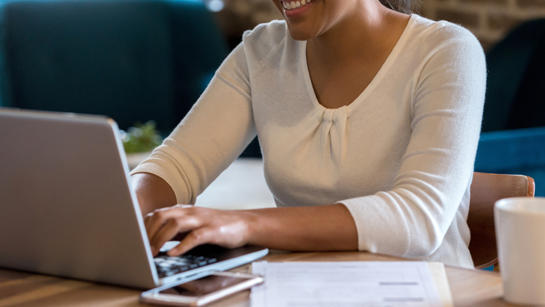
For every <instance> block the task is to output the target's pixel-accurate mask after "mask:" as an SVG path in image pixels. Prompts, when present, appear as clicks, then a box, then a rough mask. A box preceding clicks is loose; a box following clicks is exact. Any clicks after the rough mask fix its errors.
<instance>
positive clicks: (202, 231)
mask: <svg viewBox="0 0 545 307" xmlns="http://www.w3.org/2000/svg"><path fill="white" fill-rule="evenodd" d="M212 239H213V231H212V230H211V229H209V228H207V227H203V228H198V229H195V230H193V231H192V232H190V233H189V234H188V235H187V236H185V238H184V239H183V240H182V241H181V242H180V244H178V245H176V246H175V247H173V248H172V249H171V250H169V251H168V252H167V254H168V255H169V256H171V257H172V256H179V255H181V254H183V253H185V252H187V251H189V250H190V249H192V248H194V247H196V246H197V245H201V244H205V243H212Z"/></svg>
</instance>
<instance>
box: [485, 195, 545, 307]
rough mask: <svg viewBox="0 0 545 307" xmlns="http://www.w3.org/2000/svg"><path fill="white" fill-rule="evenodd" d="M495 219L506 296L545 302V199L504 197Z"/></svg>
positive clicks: (518, 300) (510, 299)
mask: <svg viewBox="0 0 545 307" xmlns="http://www.w3.org/2000/svg"><path fill="white" fill-rule="evenodd" d="M494 220H495V224H496V239H497V243H498V257H499V262H500V272H501V276H502V280H503V293H504V299H505V300H506V301H508V302H511V303H516V304H531V305H545V198H540V197H536V198H530V197H514V198H505V199H501V200H499V201H497V202H496V204H495V206H494Z"/></svg>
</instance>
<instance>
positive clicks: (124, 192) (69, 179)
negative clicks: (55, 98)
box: [0, 109, 159, 288]
mask: <svg viewBox="0 0 545 307" xmlns="http://www.w3.org/2000/svg"><path fill="white" fill-rule="evenodd" d="M0 131H2V132H1V133H0V170H2V171H1V174H0V208H1V210H2V216H3V219H2V222H1V223H0V246H2V247H3V248H2V253H0V266H2V267H7V268H15V269H21V270H27V271H33V272H40V273H46V274H53V275H60V276H68V277H73V278H78V279H86V280H92V281H100V282H106V283H113V284H120V285H125V286H131V287H142V288H149V287H153V286H154V285H157V284H158V283H159V281H158V278H157V273H156V271H155V266H154V265H153V258H152V256H151V251H150V248H149V245H148V244H147V237H146V232H145V227H144V224H143V220H142V216H141V214H140V211H139V208H138V205H137V201H136V197H135V195H134V193H133V192H132V191H131V189H130V187H129V185H128V180H129V177H128V166H127V163H126V161H125V158H124V152H123V148H122V144H121V142H120V140H119V138H118V137H117V126H116V124H115V123H114V122H113V121H112V120H110V119H107V118H105V117H101V116H77V115H73V114H61V113H48V112H27V111H17V110H6V109H0Z"/></svg>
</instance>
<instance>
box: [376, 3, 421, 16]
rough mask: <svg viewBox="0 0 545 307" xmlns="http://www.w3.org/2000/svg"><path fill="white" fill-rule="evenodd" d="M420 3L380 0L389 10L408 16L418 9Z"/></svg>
mask: <svg viewBox="0 0 545 307" xmlns="http://www.w3.org/2000/svg"><path fill="white" fill-rule="evenodd" d="M418 2H419V1H418V0H380V3H382V5H384V6H386V7H387V8H390V9H392V10H395V11H398V12H401V13H407V14H409V13H412V12H414V11H415V10H417V9H418Z"/></svg>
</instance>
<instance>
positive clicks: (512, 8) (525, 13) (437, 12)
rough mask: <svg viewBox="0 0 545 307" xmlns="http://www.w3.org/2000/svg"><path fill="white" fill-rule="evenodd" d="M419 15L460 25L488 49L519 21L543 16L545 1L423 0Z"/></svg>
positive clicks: (544, 14)
mask: <svg viewBox="0 0 545 307" xmlns="http://www.w3.org/2000/svg"><path fill="white" fill-rule="evenodd" d="M421 14H422V15H423V16H426V17H428V18H431V19H435V20H439V19H444V20H448V21H452V22H454V23H457V24H461V25H463V26H464V27H466V28H468V29H470V30H471V31H472V32H473V33H474V34H475V35H476V36H477V37H478V38H479V40H480V41H481V43H482V44H483V47H484V48H485V49H487V48H489V47H490V46H492V45H493V44H494V43H495V42H496V41H497V40H499V39H501V38H502V37H503V36H504V35H505V34H506V33H507V32H508V31H509V30H510V29H511V28H512V27H514V26H516V25H517V24H519V23H520V22H522V21H524V20H528V19H533V18H540V17H542V18H543V17H545V0H422V5H421Z"/></svg>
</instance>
